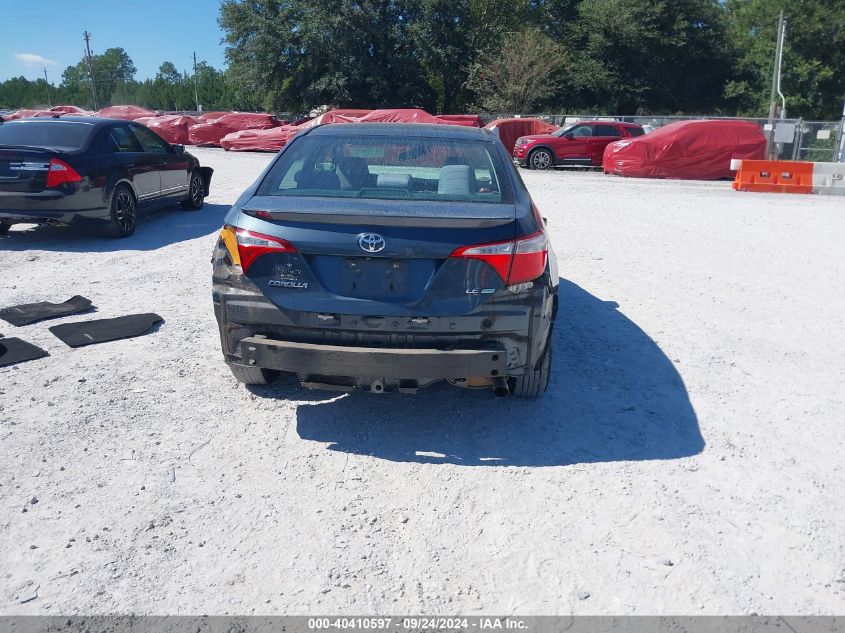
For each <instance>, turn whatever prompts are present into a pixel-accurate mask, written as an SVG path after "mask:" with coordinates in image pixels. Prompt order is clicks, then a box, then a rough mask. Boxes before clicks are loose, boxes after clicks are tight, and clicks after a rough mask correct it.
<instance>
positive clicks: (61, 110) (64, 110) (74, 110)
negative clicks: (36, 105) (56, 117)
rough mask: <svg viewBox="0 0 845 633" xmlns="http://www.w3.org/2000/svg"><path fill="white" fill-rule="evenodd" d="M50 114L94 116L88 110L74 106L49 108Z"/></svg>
mask: <svg viewBox="0 0 845 633" xmlns="http://www.w3.org/2000/svg"><path fill="white" fill-rule="evenodd" d="M50 112H54V113H55V114H77V115H81V116H91V115H92V114H94V113H93V112H91V111H90V110H84V109H82V108H80V107H78V106H75V105H57V106H53V107H52V108H50Z"/></svg>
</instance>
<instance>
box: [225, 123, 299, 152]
mask: <svg viewBox="0 0 845 633" xmlns="http://www.w3.org/2000/svg"><path fill="white" fill-rule="evenodd" d="M300 129H305V128H304V127H302V128H300V127H299V126H297V125H282V126H281V127H274V128H270V129H267V130H241V131H240V132H232V133H230V134H227V135H226V136H224V137H223V138H221V139H220V147H222V148H223V149H225V150H231V151H233V152H278V151H279V150H280V149H282V148H283V147H284V146H285V144H286V143H287V142H288V141H289V140H290V139H291V138H292V137H293V136H294V135H295V134H296V133H297V132H299V130H300Z"/></svg>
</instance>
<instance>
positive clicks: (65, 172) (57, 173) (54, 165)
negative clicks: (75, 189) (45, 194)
mask: <svg viewBox="0 0 845 633" xmlns="http://www.w3.org/2000/svg"><path fill="white" fill-rule="evenodd" d="M68 182H82V176H80V175H79V174H78V173H77V171H76V170H75V169H74V168H73V167H71V166H70V165H68V164H67V163H66V162H65V161H63V160H59V159H58V158H53V159H52V160H50V167H49V169H48V171H47V188H48V189H51V188H53V187H58V186H59V185H63V184H65V183H68Z"/></svg>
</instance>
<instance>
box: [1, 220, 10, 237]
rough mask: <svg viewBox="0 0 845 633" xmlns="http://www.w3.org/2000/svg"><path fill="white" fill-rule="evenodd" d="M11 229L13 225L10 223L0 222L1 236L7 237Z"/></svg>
mask: <svg viewBox="0 0 845 633" xmlns="http://www.w3.org/2000/svg"><path fill="white" fill-rule="evenodd" d="M10 228H12V225H11V224H10V223H9V222H3V221H2V220H0V235H6V233H8V232H9V229H10Z"/></svg>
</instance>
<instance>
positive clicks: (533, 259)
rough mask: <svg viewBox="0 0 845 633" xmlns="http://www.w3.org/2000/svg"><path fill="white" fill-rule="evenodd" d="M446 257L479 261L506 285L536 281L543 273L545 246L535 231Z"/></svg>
mask: <svg viewBox="0 0 845 633" xmlns="http://www.w3.org/2000/svg"><path fill="white" fill-rule="evenodd" d="M450 257H463V258H469V259H480V260H481V261H483V262H486V263H488V264H489V265H490V266H492V267H493V268H494V269H495V271H496V272H497V273H499V277H501V278H502V281H504V282H505V283H506V284H507V285H511V284H519V283H522V282H525V281H531V280H533V279H537V277H539V276H540V275H542V274H543V271H545V270H546V263H547V262H548V259H549V250H548V242H547V241H546V235H545V234H544V233H543V231H537V232H536V233H531V234H530V235H526V236H524V237H520V238H518V239H516V240H514V241H510V242H491V243H489V244H476V245H474V246H463V247H461V248H458V249H456V250H455V251H454V252H453V253H452V254H451V256H450Z"/></svg>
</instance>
